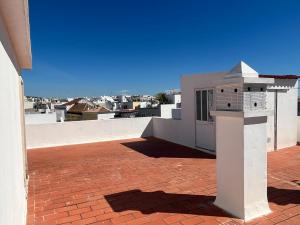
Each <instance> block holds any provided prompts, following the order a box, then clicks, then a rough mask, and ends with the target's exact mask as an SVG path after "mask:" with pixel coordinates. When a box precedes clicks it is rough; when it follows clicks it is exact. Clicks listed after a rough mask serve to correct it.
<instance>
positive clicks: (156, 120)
mask: <svg viewBox="0 0 300 225" xmlns="http://www.w3.org/2000/svg"><path fill="white" fill-rule="evenodd" d="M181 127H182V121H181V120H174V119H166V118H160V117H153V136H154V137H157V138H160V139H164V140H167V141H170V142H174V143H177V144H183V143H184V141H183V140H182V139H183V138H184V137H185V135H184V134H183V133H182V132H181V130H182V129H181Z"/></svg>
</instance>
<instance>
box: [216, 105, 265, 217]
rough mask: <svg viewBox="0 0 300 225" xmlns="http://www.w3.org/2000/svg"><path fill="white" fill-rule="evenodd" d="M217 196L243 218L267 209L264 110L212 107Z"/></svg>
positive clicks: (223, 206)
mask: <svg viewBox="0 0 300 225" xmlns="http://www.w3.org/2000/svg"><path fill="white" fill-rule="evenodd" d="M212 114H213V115H215V116H216V153H217V197H216V200H215V202H214V204H215V205H216V206H218V207H220V208H222V209H223V210H225V211H227V212H228V213H230V214H232V215H234V216H236V217H238V218H241V219H244V220H245V221H248V220H251V219H254V218H257V217H260V216H262V215H265V214H268V213H270V209H269V206H268V199H267V152H266V139H267V137H266V122H267V116H266V113H260V114H256V115H254V114H252V115H251V113H250V114H249V113H248V114H247V115H246V113H244V112H228V111H215V112H212Z"/></svg>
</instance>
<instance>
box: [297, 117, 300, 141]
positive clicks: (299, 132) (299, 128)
mask: <svg viewBox="0 0 300 225" xmlns="http://www.w3.org/2000/svg"><path fill="white" fill-rule="evenodd" d="M297 125H298V126H297V142H298V143H300V116H298V118H297Z"/></svg>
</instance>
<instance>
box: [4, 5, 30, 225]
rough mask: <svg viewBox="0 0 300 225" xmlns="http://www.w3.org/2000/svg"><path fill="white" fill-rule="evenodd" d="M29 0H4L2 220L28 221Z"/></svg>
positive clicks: (17, 224) (7, 223)
mask: <svg viewBox="0 0 300 225" xmlns="http://www.w3.org/2000/svg"><path fill="white" fill-rule="evenodd" d="M31 64H32V62H31V43H30V29H29V17H28V2H27V0H9V1H0V101H1V102H2V103H3V104H1V109H0V111H1V117H0V142H1V148H0V152H1V158H0V165H1V173H0V180H1V185H0V199H1V201H0V224H3V225H25V224H26V212H27V200H26V197H27V170H26V168H27V162H26V146H25V125H24V92H23V81H22V77H21V72H22V69H30V68H31Z"/></svg>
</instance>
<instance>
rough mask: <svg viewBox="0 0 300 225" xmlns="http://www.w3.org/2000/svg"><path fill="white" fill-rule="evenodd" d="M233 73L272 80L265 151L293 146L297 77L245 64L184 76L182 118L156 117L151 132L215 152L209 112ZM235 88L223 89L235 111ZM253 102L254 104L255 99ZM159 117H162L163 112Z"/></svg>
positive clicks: (213, 128) (237, 103)
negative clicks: (260, 72)
mask: <svg viewBox="0 0 300 225" xmlns="http://www.w3.org/2000/svg"><path fill="white" fill-rule="evenodd" d="M234 74H251V75H252V74H254V75H256V76H258V77H260V78H262V80H263V78H273V79H274V84H269V85H267V86H266V89H267V92H266V104H267V108H268V110H269V111H271V114H270V115H269V116H268V120H267V140H266V142H267V150H268V151H273V150H275V149H281V148H285V147H289V146H293V145H296V144H297V97H298V82H297V79H298V76H295V75H258V73H257V72H256V71H255V70H253V69H252V68H250V67H249V66H248V65H246V64H245V63H244V62H240V63H239V64H238V65H236V66H235V67H234V68H233V69H232V70H231V71H229V72H218V73H209V74H196V75H192V76H183V77H182V78H181V110H180V109H177V112H176V113H177V115H178V116H180V117H181V119H180V120H178V119H179V118H177V120H174V119H170V118H173V116H172V117H171V116H169V117H165V118H169V119H163V118H161V119H159V118H155V119H154V120H153V122H154V126H153V127H154V133H156V135H157V136H158V137H160V138H162V139H165V140H168V141H171V142H175V143H178V144H182V145H186V146H188V147H191V148H198V149H200V150H203V151H208V152H211V153H214V152H215V149H216V122H215V117H214V116H211V114H210V111H212V110H214V109H215V107H216V101H217V99H216V93H217V91H222V90H219V89H217V86H220V85H225V86H226V85H227V83H228V81H227V79H226V76H228V75H234ZM235 89H236V88H233V87H230V86H228V85H227V88H223V92H224V102H223V105H224V106H226V107H228V110H234V109H238V107H239V105H241V102H239V101H238V99H239V98H238V95H239V92H240V91H241V90H238V89H237V90H235ZM235 91H236V92H235ZM244 91H250V92H251V91H253V92H259V91H260V90H255V89H252V87H251V86H249V90H248V89H247V90H244ZM230 92H234V93H235V95H236V97H232V95H231V94H229V93H230ZM252 101H255V98H253V99H252ZM254 103H255V102H254ZM254 103H253V104H254ZM253 107H255V106H254V105H253ZM257 108H259V107H257ZM173 110H174V109H173ZM179 110H180V111H181V112H179ZM162 117H164V116H163V113H162Z"/></svg>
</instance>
